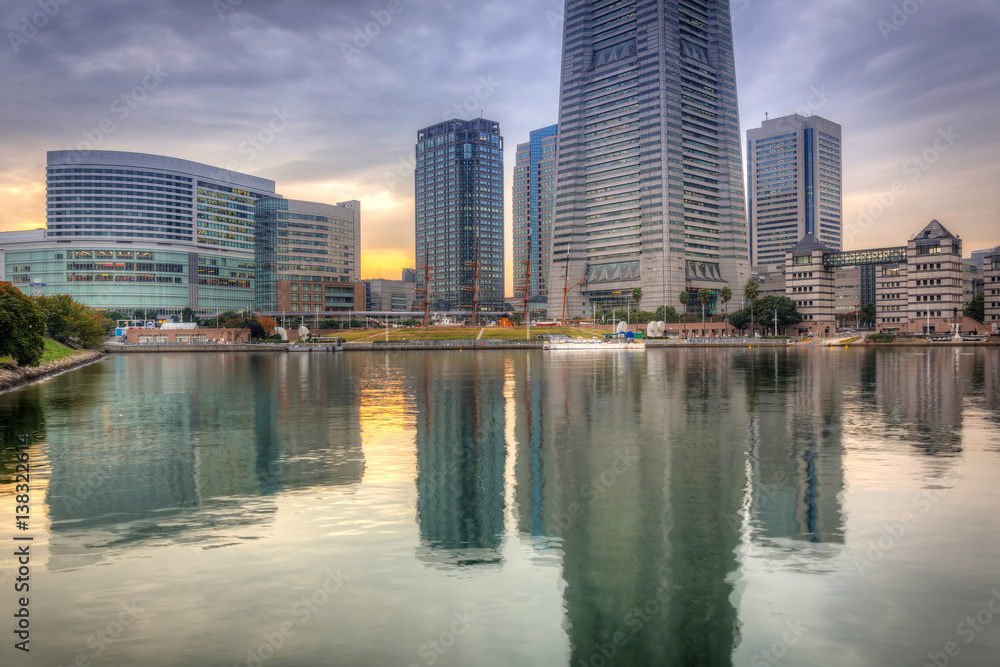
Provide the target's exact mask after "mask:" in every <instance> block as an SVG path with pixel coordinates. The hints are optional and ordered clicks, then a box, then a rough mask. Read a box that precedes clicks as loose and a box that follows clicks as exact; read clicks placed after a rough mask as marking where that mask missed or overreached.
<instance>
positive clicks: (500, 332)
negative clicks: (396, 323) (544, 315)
mask: <svg viewBox="0 0 1000 667" xmlns="http://www.w3.org/2000/svg"><path fill="white" fill-rule="evenodd" d="M480 329H482V327H428V328H426V329H423V328H416V329H393V330H390V331H389V340H390V341H394V340H399V341H406V340H475V339H476V337H477V336H479V331H480ZM610 331H611V327H603V328H602V327H594V326H590V325H584V326H583V327H531V339H532V340H536V339H535V335H536V334H564V335H567V336H573V337H577V336H582V337H590V336H600V335H601V334H603V333H606V332H610ZM339 335H340V336H341V337H342V338H344V339H346V340H347V342H349V343H351V342H355V341H358V342H362V343H369V342H372V341H377V340H385V329H377V330H373V329H369V330H368V331H345V332H343V333H341V334H339ZM480 340H525V331H524V327H486V330H485V331H483V336H482V338H481V339H480Z"/></svg>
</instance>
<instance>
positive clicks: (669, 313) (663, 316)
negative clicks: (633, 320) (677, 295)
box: [654, 306, 681, 322]
mask: <svg viewBox="0 0 1000 667" xmlns="http://www.w3.org/2000/svg"><path fill="white" fill-rule="evenodd" d="M654 319H656V321H657V322H680V321H681V316H680V313H678V312H677V309H676V308H674V307H673V306H660V307H659V308H657V309H656V316H655V318H654Z"/></svg>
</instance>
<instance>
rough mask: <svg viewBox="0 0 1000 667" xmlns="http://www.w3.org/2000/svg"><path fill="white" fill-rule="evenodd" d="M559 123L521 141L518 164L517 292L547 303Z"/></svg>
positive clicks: (515, 212)
mask: <svg viewBox="0 0 1000 667" xmlns="http://www.w3.org/2000/svg"><path fill="white" fill-rule="evenodd" d="M557 127H558V126H556V125H550V126H549V127H543V128H541V129H539V130H534V131H532V132H531V134H530V135H529V137H530V138H529V140H528V142H527V143H523V144H518V146H517V162H516V164H515V166H514V188H513V195H514V196H513V201H514V210H513V214H514V215H513V217H514V241H513V251H514V285H515V290H514V293H515V296H520V297H522V298H523V297H524V296H525V294H527V297H528V299H529V301H530V302H531V303H534V304H537V305H544V304H545V302H546V299H547V298H548V294H549V254H550V252H551V251H552V215H553V212H554V210H555V194H556V188H555V183H556V128H557Z"/></svg>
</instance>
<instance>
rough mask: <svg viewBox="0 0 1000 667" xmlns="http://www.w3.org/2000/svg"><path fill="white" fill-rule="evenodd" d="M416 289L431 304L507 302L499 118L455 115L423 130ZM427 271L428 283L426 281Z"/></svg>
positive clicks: (455, 307)
mask: <svg viewBox="0 0 1000 667" xmlns="http://www.w3.org/2000/svg"><path fill="white" fill-rule="evenodd" d="M416 151H417V166H416V227H417V229H416V261H417V265H418V267H424V266H427V267H428V269H427V270H425V269H423V268H419V269H418V271H417V288H416V289H417V293H418V294H423V292H422V290H424V289H427V290H428V292H427V298H428V301H429V302H430V307H431V309H433V310H439V311H459V310H463V311H464V312H470V311H471V308H472V305H473V301H474V300H475V301H477V302H478V310H480V311H494V312H496V311H502V310H503V307H504V301H503V297H504V237H503V233H504V232H503V137H501V136H500V123H497V122H495V121H492V120H486V119H484V118H476V119H474V120H459V119H457V118H456V119H452V120H448V121H445V122H443V123H438V124H437V125H432V126H430V127H427V128H424V129H422V130H420V131H419V132H418V133H417V146H416ZM427 273H429V274H430V285H429V287H427V286H425V280H426V278H427Z"/></svg>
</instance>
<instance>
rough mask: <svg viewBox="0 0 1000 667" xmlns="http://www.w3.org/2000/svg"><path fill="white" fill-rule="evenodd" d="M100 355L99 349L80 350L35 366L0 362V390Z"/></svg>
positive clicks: (58, 371)
mask: <svg viewBox="0 0 1000 667" xmlns="http://www.w3.org/2000/svg"><path fill="white" fill-rule="evenodd" d="M102 357H104V352H102V351H100V350H82V351H80V352H78V353H76V354H74V355H73V356H71V357H66V358H64V359H60V360H58V361H50V362H49V363H47V364H42V365H40V366H35V367H31V366H16V365H14V362H8V363H3V364H0V392H5V391H10V390H11V389H17V388H18V387H23V386H24V385H27V384H31V383H32V382H37V381H38V380H43V379H45V378H47V377H50V376H52V375H58V374H59V373H64V372H66V371H69V370H73V369H74V368H79V367H80V366H86V365H87V364H92V363H94V362H95V361H98V360H100V359H101V358H102Z"/></svg>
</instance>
